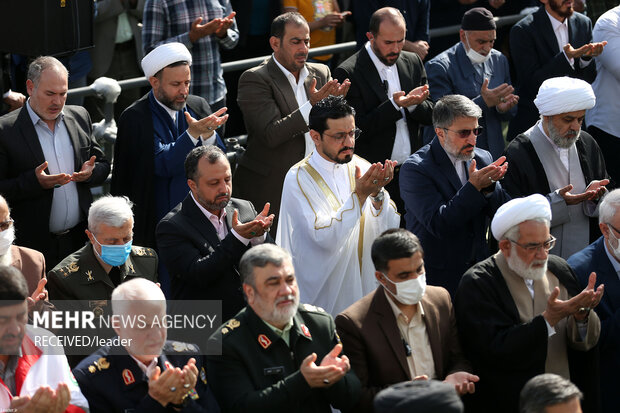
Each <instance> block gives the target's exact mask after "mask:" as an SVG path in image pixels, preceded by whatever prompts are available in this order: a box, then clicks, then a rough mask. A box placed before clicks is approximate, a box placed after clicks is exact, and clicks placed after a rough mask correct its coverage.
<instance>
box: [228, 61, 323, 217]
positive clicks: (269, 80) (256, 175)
mask: <svg viewBox="0 0 620 413" xmlns="http://www.w3.org/2000/svg"><path fill="white" fill-rule="evenodd" d="M306 68H307V69H308V72H309V76H308V77H307V78H306V81H305V83H304V86H305V88H306V91H308V89H309V88H310V84H311V83H312V79H313V78H315V79H316V81H317V84H316V88H317V90H318V89H319V88H321V87H323V85H324V84H325V83H327V82H328V81H329V80H331V74H330V72H329V68H328V67H327V66H325V65H323V64H315V63H306ZM237 103H239V108H241V112H243V120H244V122H245V127H246V129H247V131H248V146H247V149H246V151H245V153H244V154H243V156H242V157H241V159H239V164H238V165H237V169H236V170H235V175H234V179H233V192H234V193H235V194H236V195H238V196H239V197H241V198H244V199H247V200H249V201H250V202H252V203H253V204H254V205H258V207H259V208H261V209H262V208H263V205H265V203H266V202H270V203H271V209H270V210H269V213H273V214H275V215H276V220H277V219H278V212H279V210H280V199H281V198H282V186H283V185H284V177H285V176H286V173H287V172H288V170H289V169H290V168H291V166H293V165H295V164H296V163H297V162H299V161H301V160H302V159H303V157H304V154H305V149H306V146H305V140H304V133H306V132H307V131H308V125H307V124H306V121H305V120H304V118H303V116H302V115H301V112H300V111H299V106H298V105H297V100H296V99H295V94H294V93H293V89H292V88H291V86H290V83H289V81H288V79H287V78H286V76H284V73H282V71H281V70H280V68H279V67H278V65H277V64H276V62H274V61H273V57H272V58H269V59H267V60H265V61H264V62H263V63H262V64H261V65H260V66H257V67H254V68H252V69H248V70H246V71H245V72H243V74H242V75H241V78H240V79H239V91H238V94H237ZM272 228H277V222H276V221H274V225H273V226H272Z"/></svg>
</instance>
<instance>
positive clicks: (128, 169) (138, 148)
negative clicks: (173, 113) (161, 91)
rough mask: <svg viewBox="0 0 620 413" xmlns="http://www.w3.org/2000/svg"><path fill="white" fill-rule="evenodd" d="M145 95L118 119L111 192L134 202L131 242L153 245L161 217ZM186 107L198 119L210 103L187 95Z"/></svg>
mask: <svg viewBox="0 0 620 413" xmlns="http://www.w3.org/2000/svg"><path fill="white" fill-rule="evenodd" d="M148 96H149V94H148V93H147V94H146V95H144V96H143V97H142V98H140V99H139V100H138V101H136V102H135V103H134V104H132V105H131V106H130V107H128V108H127V109H125V111H124V112H123V114H122V115H121V118H120V120H119V123H118V133H117V136H116V142H115V144H114V170H113V171H112V182H111V186H110V192H111V193H112V194H113V195H125V196H127V197H128V198H129V199H131V201H132V202H133V203H135V204H136V208H135V211H134V242H135V243H136V244H138V245H144V246H147V247H151V248H154V247H155V227H156V226H157V223H158V222H159V219H161V217H157V212H156V208H155V197H156V195H157V194H156V191H155V186H154V178H153V176H154V174H155V160H154V159H155V155H154V153H153V145H154V142H153V136H154V131H153V114H152V112H151V108H150V106H149V98H148ZM187 106H188V107H189V108H190V109H191V110H192V111H193V112H194V113H196V115H197V116H199V117H200V118H203V117H205V116H208V115H210V114H211V108H210V107H209V104H208V103H207V101H206V100H204V99H203V98H201V97H200V96H194V95H189V96H188V97H187ZM218 146H223V144H221V143H220V145H218ZM189 150H191V149H189ZM189 150H188V151H187V153H189ZM187 153H185V154H184V155H183V154H179V156H178V157H177V158H178V159H177V163H178V165H177V168H178V170H179V174H185V170H184V169H183V162H184V161H185V156H187ZM187 190H188V191H189V188H188V189H187Z"/></svg>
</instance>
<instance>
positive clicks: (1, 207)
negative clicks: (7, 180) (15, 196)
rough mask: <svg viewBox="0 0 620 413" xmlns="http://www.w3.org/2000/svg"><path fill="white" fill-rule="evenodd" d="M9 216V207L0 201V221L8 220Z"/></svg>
mask: <svg viewBox="0 0 620 413" xmlns="http://www.w3.org/2000/svg"><path fill="white" fill-rule="evenodd" d="M8 216H9V206H8V205H7V203H6V202H4V201H3V200H1V199H0V220H3V221H4V219H6V218H8Z"/></svg>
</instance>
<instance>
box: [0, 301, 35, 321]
mask: <svg viewBox="0 0 620 413" xmlns="http://www.w3.org/2000/svg"><path fill="white" fill-rule="evenodd" d="M24 311H28V306H27V304H26V300H24V301H23V302H21V303H17V304H14V305H3V306H0V317H10V316H14V315H16V314H21V313H23V312H24Z"/></svg>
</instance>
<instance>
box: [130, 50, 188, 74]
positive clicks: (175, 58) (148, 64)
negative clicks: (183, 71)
mask: <svg viewBox="0 0 620 413" xmlns="http://www.w3.org/2000/svg"><path fill="white" fill-rule="evenodd" d="M176 62H188V63H189V64H190V66H191V64H192V55H191V53H190V52H189V50H187V47H185V45H184V44H183V43H165V44H162V45H161V46H157V47H156V48H155V49H153V50H151V52H150V53H149V54H147V55H146V56H144V59H142V71H144V74H145V75H146V77H147V78H149V77H151V76H155V73H157V72H159V71H160V70H161V69H163V68H164V67H166V66H168V65H171V64H173V63H176Z"/></svg>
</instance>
